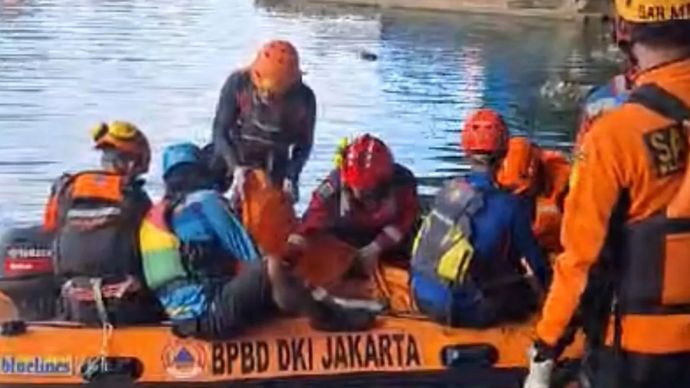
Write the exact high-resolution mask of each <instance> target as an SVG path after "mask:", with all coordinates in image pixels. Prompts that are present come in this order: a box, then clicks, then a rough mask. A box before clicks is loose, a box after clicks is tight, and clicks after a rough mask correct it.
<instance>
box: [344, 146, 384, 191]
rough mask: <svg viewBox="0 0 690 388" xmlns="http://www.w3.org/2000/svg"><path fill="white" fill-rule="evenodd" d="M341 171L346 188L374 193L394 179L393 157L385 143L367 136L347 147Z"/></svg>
mask: <svg viewBox="0 0 690 388" xmlns="http://www.w3.org/2000/svg"><path fill="white" fill-rule="evenodd" d="M340 169H341V173H342V175H341V176H342V181H343V184H344V185H345V186H347V187H348V188H350V189H353V190H357V191H360V192H372V191H374V190H376V189H377V188H379V187H380V186H381V184H382V183H385V182H388V181H389V180H390V179H391V178H392V176H393V155H392V154H391V151H390V150H389V149H388V146H386V144H385V143H384V142H383V141H381V140H380V139H378V138H376V137H374V136H371V135H369V134H366V135H363V136H360V137H358V138H356V139H355V140H354V141H353V142H352V144H350V145H348V146H347V148H346V149H345V153H344V158H343V163H342V166H341V168H340Z"/></svg>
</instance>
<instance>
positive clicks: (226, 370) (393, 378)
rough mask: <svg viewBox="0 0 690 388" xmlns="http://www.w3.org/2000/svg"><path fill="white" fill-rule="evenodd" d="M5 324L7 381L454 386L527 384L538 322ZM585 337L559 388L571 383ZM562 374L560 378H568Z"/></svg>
mask: <svg viewBox="0 0 690 388" xmlns="http://www.w3.org/2000/svg"><path fill="white" fill-rule="evenodd" d="M23 326H24V325H22V324H21V322H20V321H19V322H18V321H14V322H5V323H4V324H3V334H2V336H0V387H1V388H11V387H28V386H41V387H76V386H78V385H82V384H85V383H87V382H92V383H97V384H98V386H99V387H101V386H113V387H115V386H117V387H130V386H131V387H137V386H161V387H163V386H165V387H178V386H179V387H230V386H232V387H235V386H241V385H248V386H253V385H257V384H258V385H261V386H263V385H265V384H270V385H271V386H274V385H276V386H289V385H295V386H305V385H307V386H308V385H309V383H323V384H325V383H327V384H332V385H336V386H340V385H342V386H350V385H353V384H355V383H356V384H360V385H361V384H367V383H368V384H372V385H375V386H376V387H378V386H420V387H431V386H446V385H447V386H451V385H452V386H454V387H485V388H511V387H514V388H519V387H521V381H522V379H523V378H524V376H525V374H526V372H527V369H526V368H527V359H526V355H525V350H526V349H527V348H528V347H529V345H530V341H531V330H532V329H531V324H530V323H526V324H524V325H519V326H507V327H501V328H496V329H490V330H482V331H478V330H466V329H451V328H446V327H443V326H440V325H438V324H435V323H432V322H430V321H427V320H425V319H424V318H422V317H419V316H397V317H396V316H384V317H381V318H379V322H378V325H377V327H376V328H374V329H372V330H370V331H367V332H352V333H323V332H316V331H314V330H313V329H311V327H310V326H309V324H308V323H307V322H306V321H305V320H303V319H297V318H291V319H287V318H284V319H277V320H275V321H273V322H271V323H268V324H266V325H265V326H263V327H257V328H255V329H254V330H253V331H251V332H249V333H246V334H245V335H243V336H242V337H241V338H237V339H236V340H234V341H229V342H201V341H196V340H185V339H179V338H176V337H174V336H173V335H172V334H171V332H170V330H169V328H168V327H166V326H165V325H160V326H157V327H137V328H118V329H115V330H113V331H112V332H108V331H103V330H100V329H92V328H84V327H79V326H75V325H73V324H68V323H60V322H45V323H27V324H26V325H25V327H23ZM581 352H582V345H581V338H578V340H577V341H576V344H574V345H573V346H571V347H570V348H569V349H568V350H567V352H566V354H565V357H566V361H565V362H564V364H562V366H561V368H560V374H561V376H559V378H558V379H557V380H558V381H556V382H555V385H554V386H564V385H562V384H564V383H566V382H568V381H569V380H571V379H572V378H573V376H574V373H575V370H576V366H577V362H576V361H575V360H574V359H576V358H577V357H578V356H579V355H580V354H581ZM559 381H560V382H559Z"/></svg>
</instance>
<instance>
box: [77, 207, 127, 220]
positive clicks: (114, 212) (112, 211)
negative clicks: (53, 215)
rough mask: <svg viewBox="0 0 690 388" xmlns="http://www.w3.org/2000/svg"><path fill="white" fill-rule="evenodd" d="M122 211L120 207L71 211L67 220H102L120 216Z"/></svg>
mask: <svg viewBox="0 0 690 388" xmlns="http://www.w3.org/2000/svg"><path fill="white" fill-rule="evenodd" d="M120 214H122V209H120V208H119V207H103V208H99V209H69V210H68V211H67V218H100V217H109V216H119V215H120Z"/></svg>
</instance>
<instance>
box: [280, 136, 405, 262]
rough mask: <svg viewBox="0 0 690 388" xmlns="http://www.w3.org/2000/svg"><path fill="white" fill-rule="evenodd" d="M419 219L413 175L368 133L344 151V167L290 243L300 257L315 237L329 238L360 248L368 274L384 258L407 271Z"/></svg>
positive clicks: (318, 193)
mask: <svg viewBox="0 0 690 388" xmlns="http://www.w3.org/2000/svg"><path fill="white" fill-rule="evenodd" d="M418 218H419V199H418V197H417V180H416V178H415V177H414V174H413V173H412V172H411V171H410V170H408V169H407V168H406V167H404V166H402V165H401V164H398V163H395V161H394V159H393V155H392V153H391V151H390V149H389V148H388V146H386V144H385V143H384V142H383V141H381V140H380V139H378V138H376V137H374V136H371V135H369V134H365V135H363V136H360V137H358V138H356V139H355V140H354V141H353V142H352V144H350V145H348V146H347V147H345V149H344V150H343V158H342V165H341V166H340V167H339V168H336V169H335V170H333V171H332V172H331V173H330V174H329V175H328V177H327V178H326V179H325V180H324V181H323V182H322V183H321V184H320V185H319V187H318V188H317V189H316V190H315V191H314V193H313V195H312V199H311V202H310V203H309V206H308V208H307V210H306V212H305V213H304V215H303V217H302V222H301V223H300V224H299V225H298V226H297V228H296V231H295V232H294V233H293V234H291V235H290V236H289V238H288V242H289V244H290V246H291V247H292V249H293V250H294V252H299V251H301V250H304V249H306V248H308V245H309V244H308V240H309V237H310V236H313V235H316V234H319V233H328V234H332V235H334V236H335V237H337V238H338V239H339V240H341V241H343V242H346V243H348V244H350V245H352V246H354V247H357V248H358V251H357V257H358V259H359V260H358V261H357V262H358V263H360V264H361V265H363V268H365V269H367V270H371V269H373V268H375V267H376V264H377V263H378V260H379V258H380V259H382V260H384V261H388V262H389V263H391V264H400V265H402V266H404V267H407V265H408V259H407V257H408V252H409V246H410V245H411V240H412V237H413V233H414V228H415V226H416V224H417V220H418Z"/></svg>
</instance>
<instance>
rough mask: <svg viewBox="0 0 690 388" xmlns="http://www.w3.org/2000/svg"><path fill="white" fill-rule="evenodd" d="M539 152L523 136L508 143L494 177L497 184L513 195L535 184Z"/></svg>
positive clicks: (539, 158) (537, 148) (539, 157)
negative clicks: (505, 152) (506, 150)
mask: <svg viewBox="0 0 690 388" xmlns="http://www.w3.org/2000/svg"><path fill="white" fill-rule="evenodd" d="M540 163H541V150H540V149H539V147H537V146H536V145H534V144H532V143H531V142H530V141H529V139H527V138H526V137H524V136H519V137H513V138H511V139H510V141H509V142H508V153H507V154H506V157H505V159H503V163H501V168H500V170H499V171H498V175H497V177H496V179H497V181H498V184H499V185H501V186H502V187H504V188H506V189H507V190H510V191H511V192H513V193H515V194H522V193H524V192H526V191H528V190H530V189H532V188H533V187H535V185H536V184H537V174H538V173H539V166H540Z"/></svg>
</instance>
